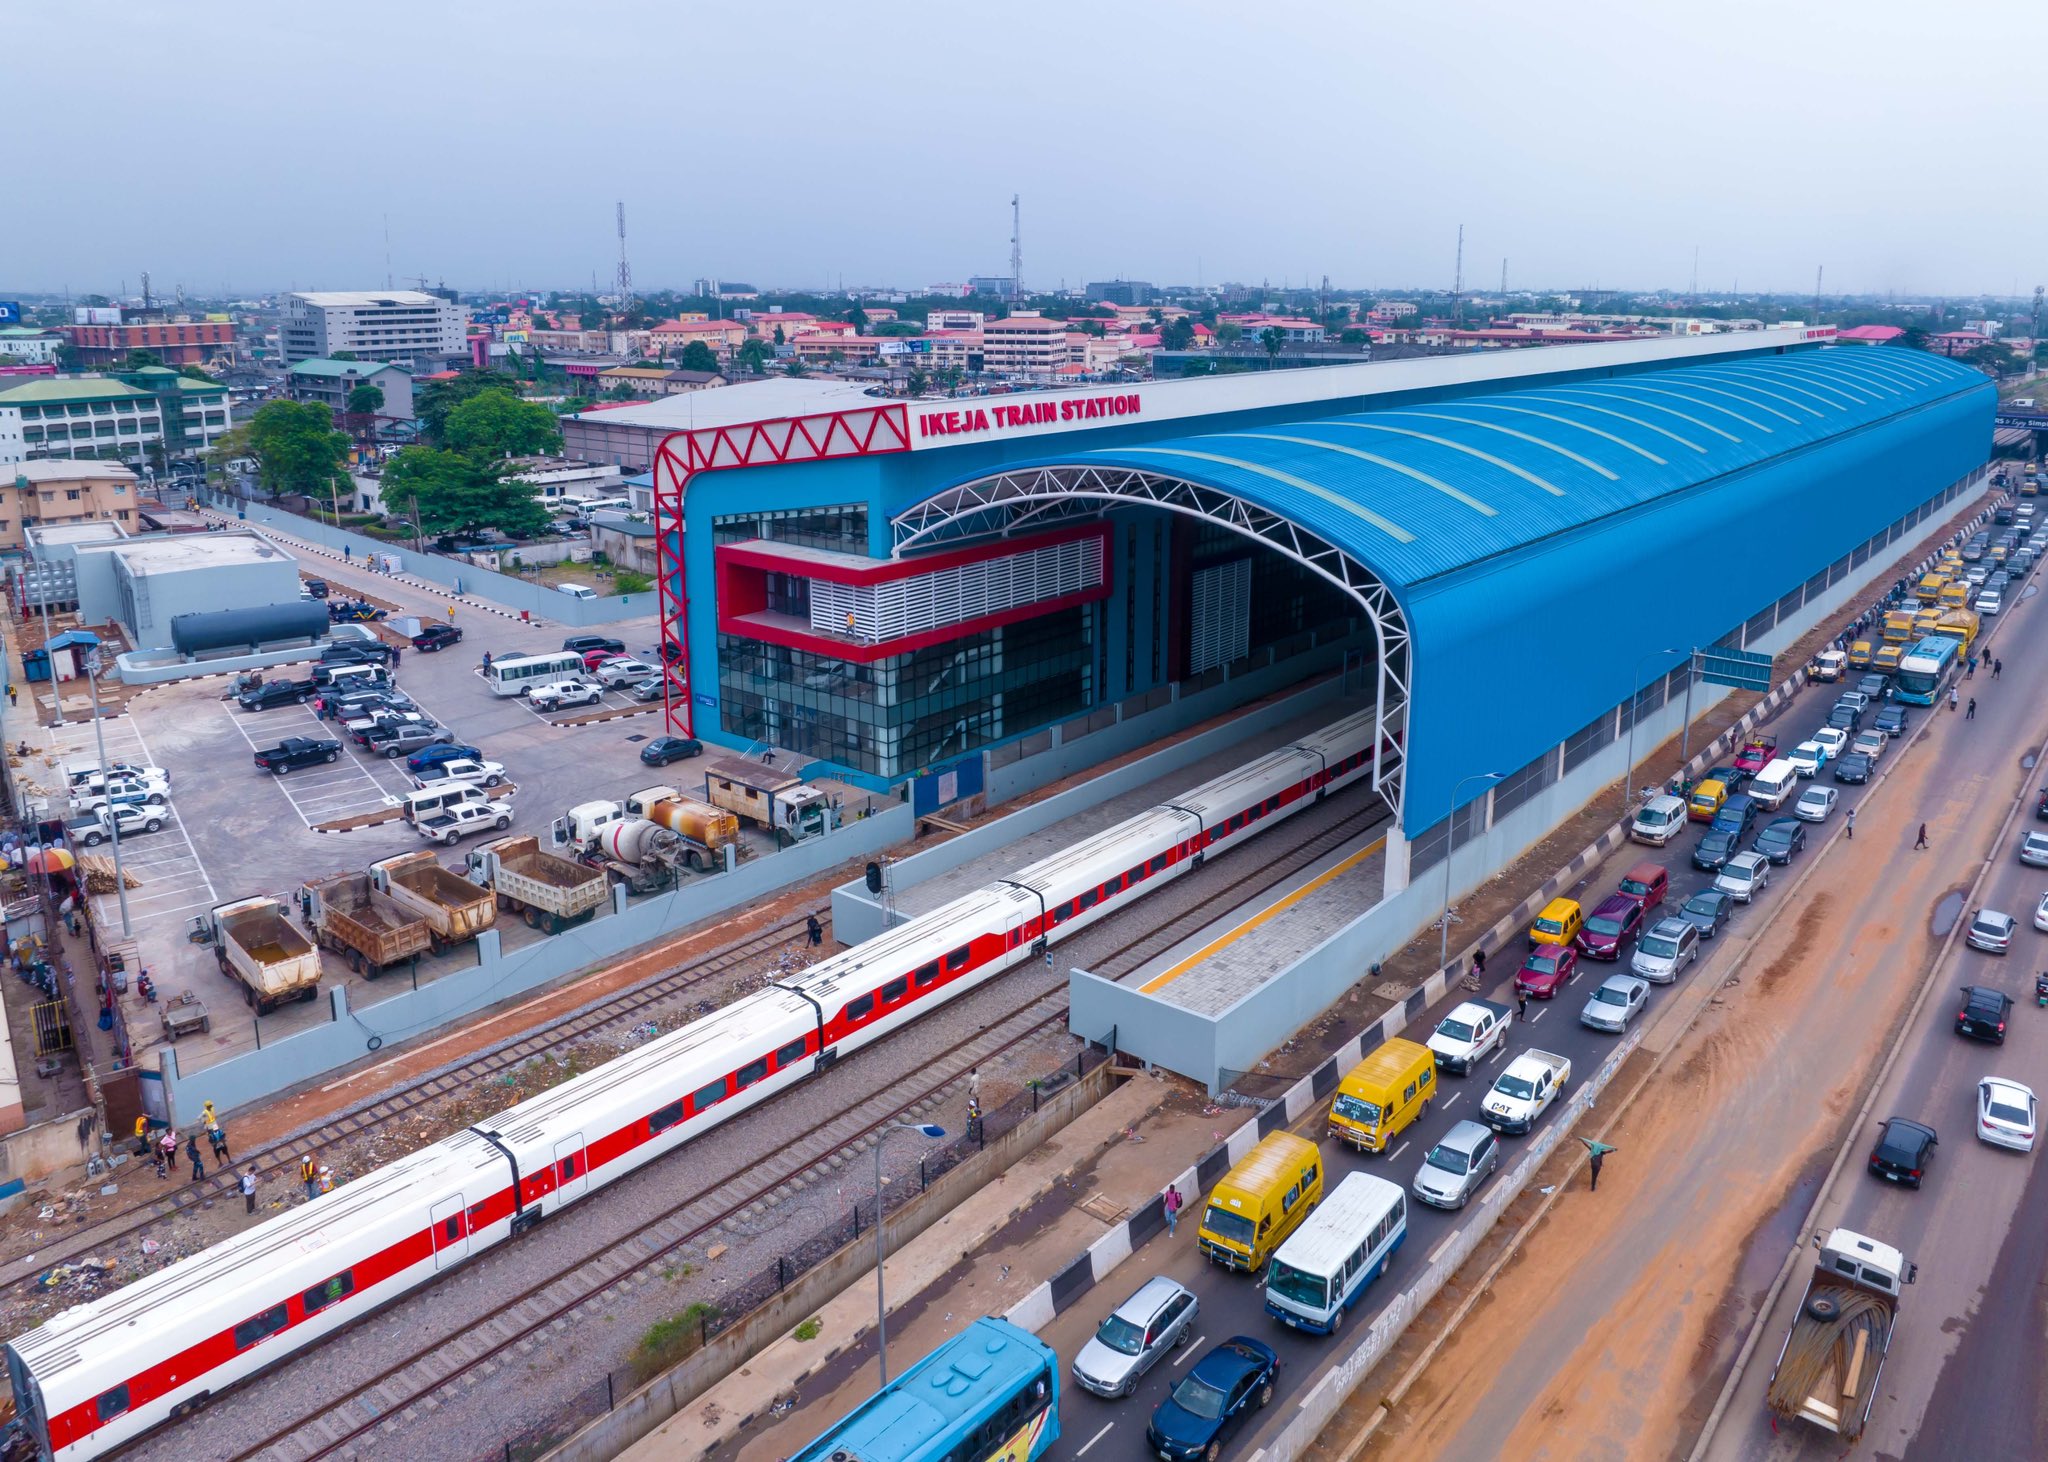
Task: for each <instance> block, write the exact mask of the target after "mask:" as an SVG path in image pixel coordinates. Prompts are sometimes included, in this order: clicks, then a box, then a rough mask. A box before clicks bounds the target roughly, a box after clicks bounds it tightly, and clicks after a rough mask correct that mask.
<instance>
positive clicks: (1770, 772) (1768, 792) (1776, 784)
mask: <svg viewBox="0 0 2048 1462" xmlns="http://www.w3.org/2000/svg"><path fill="white" fill-rule="evenodd" d="M1742 790H1743V791H1745V792H1747V793H1748V794H1749V795H1750V797H1751V798H1752V799H1753V800H1754V801H1755V802H1756V805H1757V806H1759V807H1763V808H1767V809H1769V810H1770V811H1772V812H1776V811H1777V810H1778V809H1779V808H1780V807H1783V806H1784V805H1785V799H1786V798H1788V797H1791V796H1793V795H1794V794H1795V793H1796V792H1797V791H1798V790H1799V768H1798V767H1796V766H1794V765H1793V764H1792V763H1791V762H1789V761H1787V760H1786V759H1785V758H1784V757H1782V756H1776V757H1772V758H1771V759H1770V760H1769V761H1768V762H1766V763H1765V764H1764V769H1763V770H1762V771H1760V772H1758V773H1757V774H1756V775H1755V776H1754V777H1751V778H1750V779H1749V785H1748V786H1747V787H1744V788H1743V789H1742Z"/></svg>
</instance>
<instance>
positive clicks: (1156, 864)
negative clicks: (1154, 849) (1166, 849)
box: [1145, 853, 1166, 873]
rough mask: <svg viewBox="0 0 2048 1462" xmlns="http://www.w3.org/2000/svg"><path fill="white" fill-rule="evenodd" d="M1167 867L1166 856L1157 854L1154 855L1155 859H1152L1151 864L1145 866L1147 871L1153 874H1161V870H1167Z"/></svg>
mask: <svg viewBox="0 0 2048 1462" xmlns="http://www.w3.org/2000/svg"><path fill="white" fill-rule="evenodd" d="M1165 867H1166V854H1164V853H1156V854H1154V855H1153V857H1152V861H1151V862H1149V863H1147V864H1146V865H1145V868H1146V871H1148V872H1151V873H1157V872H1159V871H1160V870H1161V869H1163V868H1165Z"/></svg>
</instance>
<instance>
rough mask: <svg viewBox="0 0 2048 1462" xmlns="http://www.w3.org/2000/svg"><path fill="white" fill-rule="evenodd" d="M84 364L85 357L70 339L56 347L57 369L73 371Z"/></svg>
mask: <svg viewBox="0 0 2048 1462" xmlns="http://www.w3.org/2000/svg"><path fill="white" fill-rule="evenodd" d="M84 364H85V357H84V356H83V355H82V354H80V353H79V349H78V347H77V346H75V345H73V344H72V343H71V342H70V341H68V340H67V341H65V342H64V343H63V344H62V345H60V346H58V347H57V369H58V370H60V371H75V370H78V369H80V368H82V367H83V366H84Z"/></svg>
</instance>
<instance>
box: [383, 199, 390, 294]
mask: <svg viewBox="0 0 2048 1462" xmlns="http://www.w3.org/2000/svg"><path fill="white" fill-rule="evenodd" d="M384 287H385V288H386V289H389V288H391V215H390V214H388V213H387V214H385V215H384Z"/></svg>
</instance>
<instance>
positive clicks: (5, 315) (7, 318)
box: [0, 300, 21, 325]
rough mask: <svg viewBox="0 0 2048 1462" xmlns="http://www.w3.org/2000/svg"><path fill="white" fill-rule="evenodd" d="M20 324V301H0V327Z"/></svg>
mask: <svg viewBox="0 0 2048 1462" xmlns="http://www.w3.org/2000/svg"><path fill="white" fill-rule="evenodd" d="M20 323H21V301H20V300H0V325H19V324H20Z"/></svg>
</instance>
